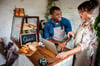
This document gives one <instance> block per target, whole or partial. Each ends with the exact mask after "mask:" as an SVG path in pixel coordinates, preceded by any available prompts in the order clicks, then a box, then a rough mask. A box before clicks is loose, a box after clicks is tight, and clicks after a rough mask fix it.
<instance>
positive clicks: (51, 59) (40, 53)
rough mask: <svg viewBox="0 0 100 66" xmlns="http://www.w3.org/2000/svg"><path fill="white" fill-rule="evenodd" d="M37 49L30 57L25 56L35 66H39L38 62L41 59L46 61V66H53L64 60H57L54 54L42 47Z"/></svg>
mask: <svg viewBox="0 0 100 66" xmlns="http://www.w3.org/2000/svg"><path fill="white" fill-rule="evenodd" d="M37 48H38V50H37V51H36V52H35V53H34V54H33V55H32V56H27V57H28V58H29V60H30V61H31V62H32V63H33V64H34V65H35V66H40V65H39V60H40V59H41V58H43V57H44V58H46V60H47V61H48V64H47V66H54V65H56V64H57V63H59V62H61V61H63V60H64V59H57V58H56V54H54V53H52V52H51V51H49V50H47V49H46V48H44V47H37ZM66 58H68V57H66ZM66 58H65V59H66Z"/></svg>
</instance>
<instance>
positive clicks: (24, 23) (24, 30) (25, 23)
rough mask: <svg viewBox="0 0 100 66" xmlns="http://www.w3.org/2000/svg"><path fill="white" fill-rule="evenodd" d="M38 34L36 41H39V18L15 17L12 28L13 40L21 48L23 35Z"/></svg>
mask: <svg viewBox="0 0 100 66" xmlns="http://www.w3.org/2000/svg"><path fill="white" fill-rule="evenodd" d="M29 34H36V38H35V39H36V41H39V17H38V16H24V17H18V16H13V21H12V28H11V40H12V41H13V42H14V43H15V44H16V45H17V46H18V47H20V46H21V43H22V35H25V36H26V35H29Z"/></svg>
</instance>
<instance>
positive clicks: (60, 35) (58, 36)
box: [52, 26, 66, 42]
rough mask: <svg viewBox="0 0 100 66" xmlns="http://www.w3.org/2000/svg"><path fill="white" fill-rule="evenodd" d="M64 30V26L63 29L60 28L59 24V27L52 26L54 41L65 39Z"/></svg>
mask: <svg viewBox="0 0 100 66" xmlns="http://www.w3.org/2000/svg"><path fill="white" fill-rule="evenodd" d="M65 34H66V33H65V30H64V27H63V29H61V26H60V27H54V35H53V37H52V39H54V40H56V41H60V42H63V41H65V39H66V38H65Z"/></svg>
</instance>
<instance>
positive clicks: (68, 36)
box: [67, 31, 75, 41]
mask: <svg viewBox="0 0 100 66" xmlns="http://www.w3.org/2000/svg"><path fill="white" fill-rule="evenodd" d="M70 36H72V37H73V38H75V34H74V32H72V31H71V32H68V34H67V38H68V39H67V40H68V41H69V40H71V37H70Z"/></svg>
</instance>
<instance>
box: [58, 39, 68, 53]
mask: <svg viewBox="0 0 100 66" xmlns="http://www.w3.org/2000/svg"><path fill="white" fill-rule="evenodd" d="M66 44H67V43H66V41H65V42H62V43H61V42H60V43H59V44H58V47H57V50H58V51H60V50H62V51H63V49H64V48H65V46H66Z"/></svg>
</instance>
